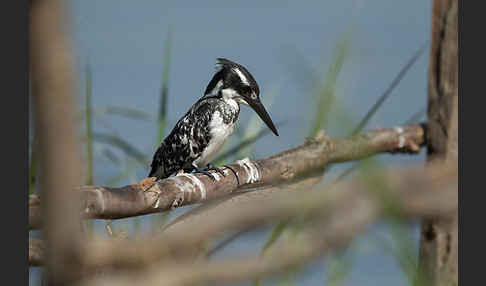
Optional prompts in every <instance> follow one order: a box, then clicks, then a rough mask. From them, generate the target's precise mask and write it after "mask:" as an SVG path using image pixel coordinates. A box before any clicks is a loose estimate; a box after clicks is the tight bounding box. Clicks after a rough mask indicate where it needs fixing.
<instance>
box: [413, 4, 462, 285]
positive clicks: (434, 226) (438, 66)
mask: <svg viewBox="0 0 486 286" xmlns="http://www.w3.org/2000/svg"><path fill="white" fill-rule="evenodd" d="M457 9H458V0H434V1H433V14H432V34H431V49H430V61H429V72H428V77H429V78H428V120H429V122H428V125H427V151H428V160H427V161H428V162H433V161H438V160H441V161H442V160H445V161H452V162H455V164H457V163H458V143H459V138H458V117H457V116H458V97H459V93H458V33H457V24H458V18H457V17H458V14H457ZM456 195H457V194H456ZM421 228H422V229H421V239H420V268H421V273H424V274H425V278H426V279H427V281H428V282H429V283H430V285H458V283H459V281H458V277H459V276H458V213H457V211H456V212H455V214H454V215H452V216H451V217H450V218H441V219H432V220H424V221H423V222H422V226H421Z"/></svg>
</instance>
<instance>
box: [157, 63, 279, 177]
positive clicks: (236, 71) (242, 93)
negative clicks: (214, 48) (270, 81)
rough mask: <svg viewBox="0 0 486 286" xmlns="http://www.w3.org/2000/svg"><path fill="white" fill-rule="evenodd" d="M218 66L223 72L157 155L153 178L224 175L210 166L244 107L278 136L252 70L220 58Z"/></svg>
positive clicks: (179, 122) (212, 82)
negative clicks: (180, 173)
mask: <svg viewBox="0 0 486 286" xmlns="http://www.w3.org/2000/svg"><path fill="white" fill-rule="evenodd" d="M217 66H218V67H219V70H218V71H217V72H216V74H215V75H214V76H213V78H212V79H211V81H210V82H209V84H208V86H207V88H206V91H205V92H204V96H203V97H201V98H200V99H199V100H198V101H197V102H196V103H195V104H194V105H193V106H192V107H191V109H189V111H188V112H187V113H186V114H185V115H184V116H183V117H182V118H181V119H180V120H179V121H178V122H177V124H176V125H175V127H174V129H173V130H172V132H171V133H170V134H169V135H168V136H167V137H166V138H165V139H164V140H163V141H162V143H161V144H160V146H159V148H158V149H157V151H156V152H155V155H154V157H153V161H152V164H151V167H152V169H151V171H150V173H149V177H155V178H156V179H163V178H167V177H169V176H170V175H171V174H173V173H175V172H178V171H181V170H182V171H184V172H191V171H195V170H196V171H198V172H202V173H205V174H209V173H208V172H207V170H211V169H213V170H216V171H218V172H220V170H219V169H218V168H214V167H210V164H209V163H210V162H211V160H212V159H213V157H214V156H215V155H216V153H217V152H218V151H219V150H220V149H221V147H222V146H223V144H224V142H225V141H226V140H227V139H228V138H229V137H230V135H231V134H232V133H233V131H234V129H235V124H236V120H237V119H238V115H239V113H240V104H244V105H249V106H250V107H251V108H252V109H253V110H255V111H256V113H257V114H258V115H259V116H260V118H261V119H262V120H263V121H264V122H265V123H266V124H267V126H268V127H269V128H270V129H271V130H272V131H273V133H275V135H277V136H278V132H277V129H276V128H275V125H274V124H273V122H272V119H271V118H270V116H269V115H268V113H267V111H266V110H265V107H263V104H262V103H261V101H260V90H259V88H258V84H257V83H256V81H255V79H254V78H253V76H252V75H251V74H250V73H249V72H248V70H247V69H246V68H245V67H243V66H242V65H240V64H237V63H235V62H232V61H230V60H227V59H223V58H218V62H217ZM203 167H206V169H205V170H203V169H202V168H203ZM210 176H211V177H212V175H210ZM155 178H153V179H155Z"/></svg>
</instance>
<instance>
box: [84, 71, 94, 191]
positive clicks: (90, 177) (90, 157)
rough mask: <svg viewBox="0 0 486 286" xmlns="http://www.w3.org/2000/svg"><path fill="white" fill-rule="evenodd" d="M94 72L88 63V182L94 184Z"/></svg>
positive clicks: (86, 89)
mask: <svg viewBox="0 0 486 286" xmlns="http://www.w3.org/2000/svg"><path fill="white" fill-rule="evenodd" d="M91 82H92V74H91V69H90V66H89V64H87V65H86V72H85V91H86V106H85V110H86V115H85V116H86V120H85V122H86V142H85V144H86V176H87V177H86V184H88V185H92V184H93V129H92V112H91V106H92V105H91V91H92V84H91Z"/></svg>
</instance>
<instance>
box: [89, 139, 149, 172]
mask: <svg viewBox="0 0 486 286" xmlns="http://www.w3.org/2000/svg"><path fill="white" fill-rule="evenodd" d="M93 139H94V140H96V141H98V142H102V143H105V144H109V145H111V146H113V147H116V148H118V149H120V150H122V151H123V152H125V154H127V155H128V156H130V157H132V158H134V159H135V160H136V161H137V162H138V163H139V164H141V165H142V166H144V167H146V168H148V165H149V160H148V158H147V156H145V154H144V153H143V152H141V151H140V150H138V149H137V148H136V147H135V146H133V145H132V144H130V143H128V142H127V141H125V140H124V139H123V138H121V137H119V136H117V135H110V134H103V133H97V132H93Z"/></svg>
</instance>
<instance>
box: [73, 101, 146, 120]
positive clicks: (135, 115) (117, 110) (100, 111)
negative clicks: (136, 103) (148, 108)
mask: <svg viewBox="0 0 486 286" xmlns="http://www.w3.org/2000/svg"><path fill="white" fill-rule="evenodd" d="M81 112H82V113H81V114H79V116H78V118H79V119H80V120H84V119H85V118H86V110H81ZM106 115H116V116H122V117H125V118H128V119H134V120H143V121H151V120H153V119H154V116H153V115H152V114H150V113H148V112H145V111H143V110H140V109H136V108H133V107H124V106H115V105H108V106H104V107H97V108H91V116H92V117H102V116H106Z"/></svg>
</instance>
